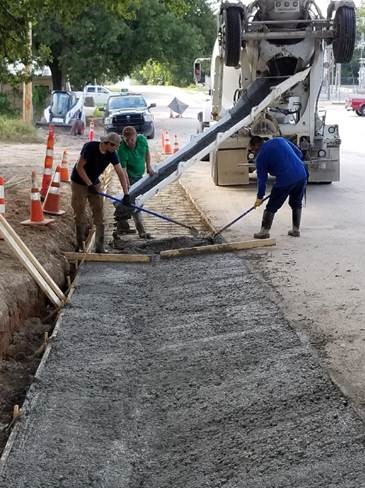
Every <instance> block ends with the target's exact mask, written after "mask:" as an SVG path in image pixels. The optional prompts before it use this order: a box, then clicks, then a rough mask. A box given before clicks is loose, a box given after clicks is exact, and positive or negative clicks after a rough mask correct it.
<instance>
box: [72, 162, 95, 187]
mask: <svg viewBox="0 0 365 488" xmlns="http://www.w3.org/2000/svg"><path fill="white" fill-rule="evenodd" d="M86 163H87V161H86V159H85V158H84V157H83V156H80V157H79V160H78V161H77V163H76V171H77V172H78V174H79V175H80V178H81V179H82V181H83V182H84V183H85V185H86V186H90V185H93V182H92V181H91V180H90V178H89V177H88V176H87V174H86V171H85V164H86Z"/></svg>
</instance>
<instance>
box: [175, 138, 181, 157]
mask: <svg viewBox="0 0 365 488" xmlns="http://www.w3.org/2000/svg"><path fill="white" fill-rule="evenodd" d="M179 149H180V148H179V143H178V140H177V135H176V134H175V140H174V154H175V153H176V152H177V151H178V150H179Z"/></svg>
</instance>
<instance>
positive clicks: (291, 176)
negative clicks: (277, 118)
mask: <svg viewBox="0 0 365 488" xmlns="http://www.w3.org/2000/svg"><path fill="white" fill-rule="evenodd" d="M250 149H251V150H252V151H253V152H254V153H255V155H256V173H257V198H256V201H255V204H254V206H255V207H259V206H260V205H261V204H262V201H263V198H264V196H265V191H266V183H267V178H268V175H271V176H275V177H276V181H275V183H274V185H273V187H272V190H271V194H270V198H269V200H268V204H267V206H266V209H265V211H264V214H263V217H262V224H261V230H260V232H257V233H256V234H254V237H255V238H256V239H267V238H269V237H270V229H271V225H272V222H273V220H274V216H275V213H276V212H277V211H278V210H279V208H281V207H282V205H283V204H284V202H285V200H286V199H287V198H288V197H289V205H290V207H291V209H292V223H293V227H292V229H291V230H289V232H288V235H290V236H293V237H299V236H300V230H299V228H300V220H301V216H302V200H303V196H304V192H305V188H306V185H307V180H308V171H307V169H306V167H305V166H304V162H303V155H302V152H301V151H300V149H299V148H298V147H297V146H295V145H294V144H293V143H292V142H290V141H289V140H288V139H285V138H284V137H275V138H273V139H270V140H268V141H266V142H265V141H264V139H262V137H259V136H253V137H252V138H251V140H250Z"/></svg>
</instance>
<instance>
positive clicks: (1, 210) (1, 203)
mask: <svg viewBox="0 0 365 488" xmlns="http://www.w3.org/2000/svg"><path fill="white" fill-rule="evenodd" d="M4 185H5V181H4V178H3V177H2V176H0V214H1V215H5V193H4ZM3 239H4V236H3V235H2V234H1V232H0V240H3Z"/></svg>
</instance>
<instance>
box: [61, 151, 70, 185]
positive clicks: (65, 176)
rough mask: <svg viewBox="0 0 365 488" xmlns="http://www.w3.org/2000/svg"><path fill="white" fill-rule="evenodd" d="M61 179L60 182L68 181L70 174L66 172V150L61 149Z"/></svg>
mask: <svg viewBox="0 0 365 488" xmlns="http://www.w3.org/2000/svg"><path fill="white" fill-rule="evenodd" d="M61 181H62V183H70V175H69V172H68V158H67V151H66V150H64V151H63V156H62V161H61Z"/></svg>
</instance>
